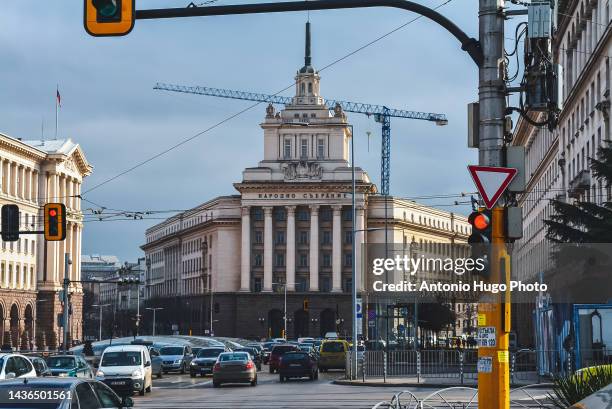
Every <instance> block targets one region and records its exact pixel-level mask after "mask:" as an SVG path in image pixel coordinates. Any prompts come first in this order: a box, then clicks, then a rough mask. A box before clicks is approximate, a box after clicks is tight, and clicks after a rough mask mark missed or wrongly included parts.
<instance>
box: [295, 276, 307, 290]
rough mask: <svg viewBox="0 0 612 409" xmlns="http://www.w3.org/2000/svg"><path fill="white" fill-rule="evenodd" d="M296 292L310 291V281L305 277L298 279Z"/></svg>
mask: <svg viewBox="0 0 612 409" xmlns="http://www.w3.org/2000/svg"><path fill="white" fill-rule="evenodd" d="M295 291H298V292H304V291H308V279H306V278H305V277H298V279H297V280H296V282H295Z"/></svg>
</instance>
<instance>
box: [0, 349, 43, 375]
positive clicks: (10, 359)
mask: <svg viewBox="0 0 612 409" xmlns="http://www.w3.org/2000/svg"><path fill="white" fill-rule="evenodd" d="M0 367H1V368H2V370H1V371H0V379H12V378H36V370H35V369H34V365H32V362H30V360H29V359H28V358H26V357H25V356H23V355H21V354H14V353H7V354H0Z"/></svg>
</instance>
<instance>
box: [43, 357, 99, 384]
mask: <svg viewBox="0 0 612 409" xmlns="http://www.w3.org/2000/svg"><path fill="white" fill-rule="evenodd" d="M47 366H49V370H50V371H51V374H52V375H53V376H71V377H74V378H90V379H91V378H93V377H94V373H93V370H92V369H91V367H90V366H89V364H88V363H87V362H86V361H85V359H84V358H83V357H82V356H80V355H53V356H50V357H49V358H47Z"/></svg>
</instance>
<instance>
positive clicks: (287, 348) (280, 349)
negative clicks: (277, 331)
mask: <svg viewBox="0 0 612 409" xmlns="http://www.w3.org/2000/svg"><path fill="white" fill-rule="evenodd" d="M291 351H299V348H298V346H297V345H291V344H279V345H275V346H274V347H273V348H272V352H270V360H269V362H268V363H269V365H270V373H274V372H276V371H278V368H279V364H280V357H281V356H282V355H283V354H284V353H287V352H291Z"/></svg>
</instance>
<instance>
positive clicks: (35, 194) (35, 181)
mask: <svg viewBox="0 0 612 409" xmlns="http://www.w3.org/2000/svg"><path fill="white" fill-rule="evenodd" d="M38 177H39V173H38V172H37V171H36V170H35V171H34V189H33V190H34V191H33V192H32V201H34V202H36V203H38V202H39V199H38V198H39V197H40V196H41V195H40V194H39V193H38Z"/></svg>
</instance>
